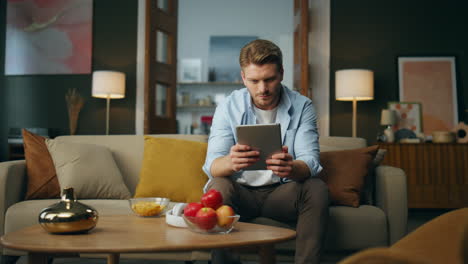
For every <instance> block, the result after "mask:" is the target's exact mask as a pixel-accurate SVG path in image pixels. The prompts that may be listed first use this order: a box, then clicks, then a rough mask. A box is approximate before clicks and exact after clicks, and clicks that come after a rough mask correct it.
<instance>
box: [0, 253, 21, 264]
mask: <svg viewBox="0 0 468 264" xmlns="http://www.w3.org/2000/svg"><path fill="white" fill-rule="evenodd" d="M19 258H20V257H19V256H8V255H2V259H1V261H0V263H1V264H15V263H16V261H18V259H19Z"/></svg>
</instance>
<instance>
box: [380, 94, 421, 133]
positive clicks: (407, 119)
mask: <svg viewBox="0 0 468 264" xmlns="http://www.w3.org/2000/svg"><path fill="white" fill-rule="evenodd" d="M388 109H390V110H394V111H395V112H396V116H397V118H396V123H395V124H394V125H393V126H392V129H393V131H400V130H402V129H407V130H410V131H412V132H413V133H414V134H415V135H418V134H419V133H421V132H422V131H423V122H422V119H423V117H422V105H421V103H419V102H388Z"/></svg>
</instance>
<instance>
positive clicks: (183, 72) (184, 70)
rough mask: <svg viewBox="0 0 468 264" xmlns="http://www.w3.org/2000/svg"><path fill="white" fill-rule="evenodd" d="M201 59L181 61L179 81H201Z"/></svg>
mask: <svg viewBox="0 0 468 264" xmlns="http://www.w3.org/2000/svg"><path fill="white" fill-rule="evenodd" d="M201 81H202V61H201V59H182V60H181V61H180V71H179V82H201Z"/></svg>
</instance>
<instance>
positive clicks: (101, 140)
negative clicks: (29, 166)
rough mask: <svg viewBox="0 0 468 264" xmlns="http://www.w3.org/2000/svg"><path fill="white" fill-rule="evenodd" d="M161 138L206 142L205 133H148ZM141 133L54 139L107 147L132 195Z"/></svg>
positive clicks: (141, 147) (141, 145)
mask: <svg viewBox="0 0 468 264" xmlns="http://www.w3.org/2000/svg"><path fill="white" fill-rule="evenodd" d="M150 136H152V137H161V138H177V139H184V140H192V141H197V142H207V140H208V136H207V135H182V134H157V135H150ZM144 137H145V136H143V135H98V136H95V135H80V136H60V137H56V138H55V140H61V141H65V142H75V143H87V144H96V145H101V146H105V147H107V148H108V149H109V150H110V151H111V152H112V156H113V157H114V159H115V162H116V163H117V166H118V167H119V169H120V172H121V173H122V176H123V178H124V181H125V184H126V185H127V187H128V189H129V191H130V192H131V193H132V195H134V194H135V189H136V186H137V185H138V181H139V176H140V170H141V164H142V162H143V152H144V146H145V140H144Z"/></svg>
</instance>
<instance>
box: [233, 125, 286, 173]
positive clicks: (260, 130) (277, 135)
mask: <svg viewBox="0 0 468 264" xmlns="http://www.w3.org/2000/svg"><path fill="white" fill-rule="evenodd" d="M236 132H237V142H238V143H239V144H243V145H249V146H250V147H252V149H254V150H258V151H260V160H259V161H257V162H256V163H255V164H253V165H251V166H249V167H247V168H245V169H244V170H266V163H265V160H267V159H269V158H271V156H272V155H273V154H275V153H281V151H282V148H281V126H280V124H262V125H240V126H237V127H236Z"/></svg>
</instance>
